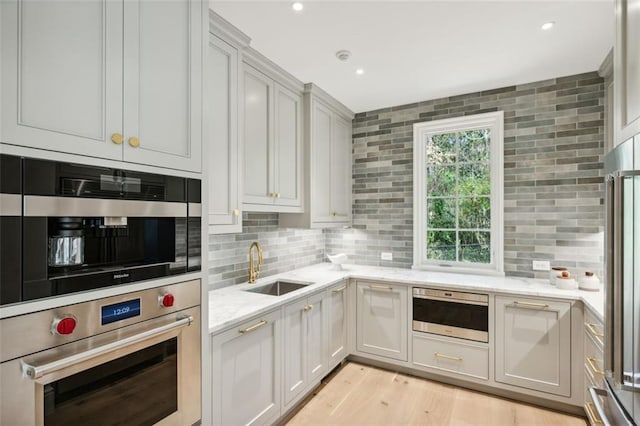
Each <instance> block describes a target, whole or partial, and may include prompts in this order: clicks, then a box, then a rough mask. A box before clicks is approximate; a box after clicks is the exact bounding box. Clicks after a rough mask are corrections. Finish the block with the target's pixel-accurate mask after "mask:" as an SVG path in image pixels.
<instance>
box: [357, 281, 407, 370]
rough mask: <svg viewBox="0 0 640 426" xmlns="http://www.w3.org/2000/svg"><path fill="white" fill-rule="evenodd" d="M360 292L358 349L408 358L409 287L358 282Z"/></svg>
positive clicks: (384, 355) (370, 352)
mask: <svg viewBox="0 0 640 426" xmlns="http://www.w3.org/2000/svg"><path fill="white" fill-rule="evenodd" d="M357 294H358V296H357V311H358V312H357V318H358V319H357V324H356V338H357V349H358V351H360V352H365V353H369V354H372V355H379V356H383V357H387V358H393V359H398V360H401V361H406V360H407V340H408V335H407V323H408V317H407V289H406V287H404V286H395V285H390V284H387V283H364V282H359V283H358V284H357Z"/></svg>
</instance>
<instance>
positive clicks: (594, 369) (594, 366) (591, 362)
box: [587, 357, 604, 376]
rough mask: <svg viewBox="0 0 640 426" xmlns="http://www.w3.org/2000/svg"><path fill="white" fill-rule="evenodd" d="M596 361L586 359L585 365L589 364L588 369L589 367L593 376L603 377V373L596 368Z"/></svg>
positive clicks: (589, 358)
mask: <svg viewBox="0 0 640 426" xmlns="http://www.w3.org/2000/svg"><path fill="white" fill-rule="evenodd" d="M596 361H598V360H597V359H595V358H591V357H587V363H588V364H589V367H591V371H593V374H599V375H600V376H604V371H603V370H600V369H598V367H596Z"/></svg>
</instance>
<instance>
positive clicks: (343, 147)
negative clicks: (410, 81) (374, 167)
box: [331, 115, 351, 222]
mask: <svg viewBox="0 0 640 426" xmlns="http://www.w3.org/2000/svg"><path fill="white" fill-rule="evenodd" d="M331 165H332V168H331V210H332V215H333V216H334V220H335V221H337V222H350V221H351V123H349V122H347V121H346V120H344V119H342V118H341V117H339V116H338V115H334V125H333V128H332V137H331Z"/></svg>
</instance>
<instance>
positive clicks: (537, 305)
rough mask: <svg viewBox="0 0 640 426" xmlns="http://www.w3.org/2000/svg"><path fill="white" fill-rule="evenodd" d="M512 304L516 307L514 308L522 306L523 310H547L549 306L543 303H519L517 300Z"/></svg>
mask: <svg viewBox="0 0 640 426" xmlns="http://www.w3.org/2000/svg"><path fill="white" fill-rule="evenodd" d="M513 304H514V305H516V306H522V307H524V308H539V309H547V308H548V307H549V305H547V304H545V303H532V302H520V301H518V300H515V301H514V302H513Z"/></svg>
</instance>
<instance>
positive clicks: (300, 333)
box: [283, 299, 307, 406]
mask: <svg viewBox="0 0 640 426" xmlns="http://www.w3.org/2000/svg"><path fill="white" fill-rule="evenodd" d="M306 306H307V299H304V300H301V301H298V302H295V303H292V304H290V305H288V306H286V307H285V308H284V385H283V387H284V396H283V399H284V405H285V406H287V405H288V404H289V403H290V402H291V401H293V400H294V399H295V397H296V396H298V395H299V394H300V392H302V390H303V389H304V388H305V386H306V384H307V382H306V381H305V377H304V376H305V370H306V367H305V361H306V358H307V355H306V351H305V344H306V340H307V325H306V321H305V320H306V310H305V307H306Z"/></svg>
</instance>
